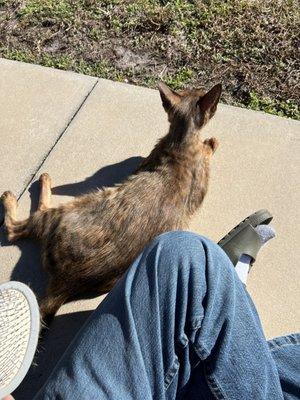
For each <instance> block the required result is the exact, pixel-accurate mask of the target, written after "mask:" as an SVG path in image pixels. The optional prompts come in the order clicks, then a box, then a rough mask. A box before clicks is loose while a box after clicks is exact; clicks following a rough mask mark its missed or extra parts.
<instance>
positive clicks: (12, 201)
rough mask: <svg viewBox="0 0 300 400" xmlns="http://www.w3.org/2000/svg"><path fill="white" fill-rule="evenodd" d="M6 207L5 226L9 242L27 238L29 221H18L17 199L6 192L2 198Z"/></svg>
mask: <svg viewBox="0 0 300 400" xmlns="http://www.w3.org/2000/svg"><path fill="white" fill-rule="evenodd" d="M1 200H2V202H3V206H4V224H5V227H6V230H7V236H8V240H9V241H11V242H13V241H15V240H18V239H20V238H24V237H27V236H28V235H29V231H28V229H27V228H28V219H26V220H23V221H17V199H16V196H15V195H14V194H13V193H12V192H9V191H7V192H4V193H3V194H2V196H1Z"/></svg>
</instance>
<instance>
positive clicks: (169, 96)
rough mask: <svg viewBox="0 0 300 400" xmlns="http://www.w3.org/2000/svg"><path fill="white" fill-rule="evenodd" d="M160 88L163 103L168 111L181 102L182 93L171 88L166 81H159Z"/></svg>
mask: <svg viewBox="0 0 300 400" xmlns="http://www.w3.org/2000/svg"><path fill="white" fill-rule="evenodd" d="M158 90H159V93H160V97H161V101H162V105H163V107H164V109H165V111H166V112H169V111H170V109H171V108H172V107H173V106H175V105H176V104H178V103H179V102H180V99H181V97H180V95H179V94H178V93H176V92H175V91H174V90H172V89H170V88H169V87H168V86H167V85H166V84H165V83H163V82H159V84H158Z"/></svg>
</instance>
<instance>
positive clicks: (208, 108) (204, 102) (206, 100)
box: [198, 83, 222, 118]
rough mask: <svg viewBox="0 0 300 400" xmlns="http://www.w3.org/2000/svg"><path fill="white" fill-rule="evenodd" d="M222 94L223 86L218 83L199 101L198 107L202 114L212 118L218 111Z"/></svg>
mask: <svg viewBox="0 0 300 400" xmlns="http://www.w3.org/2000/svg"><path fill="white" fill-rule="evenodd" d="M221 93H222V85H221V84H220V83H218V84H217V85H215V86H214V87H213V88H212V89H210V91H209V92H207V93H206V94H205V95H204V96H203V97H201V98H200V99H199V100H198V105H199V107H200V110H201V111H202V113H203V114H204V115H206V116H208V117H209V118H211V117H212V116H213V115H214V113H215V112H216V110H217V105H218V103H219V100H220V97H221Z"/></svg>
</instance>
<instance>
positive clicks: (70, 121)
mask: <svg viewBox="0 0 300 400" xmlns="http://www.w3.org/2000/svg"><path fill="white" fill-rule="evenodd" d="M98 82H99V78H97V79H96V82H95V83H94V85H93V86H92V88H91V89H90V90H89V91H88V93H87V95H86V96H85V97H84V99H83V100H82V102H81V104H80V105H79V107H78V108H77V109H76V111H75V112H74V114H73V115H72V116H71V118H70V120H69V121H68V123H67V125H66V126H65V127H64V128H63V129H62V131H61V133H60V134H59V135H58V137H57V139H56V140H55V142H54V143H53V145H52V146H51V147H50V149H49V151H48V152H47V153H46V154H45V155H44V157H43V159H42V161H41V162H40V163H39V165H38V166H37V168H36V170H35V171H34V173H33V174H32V176H31V178H29V179H28V181H27V183H25V186H24V189H23V190H22V191H21V193H20V194H19V196H18V197H17V200H18V201H19V200H20V199H21V197H22V196H23V194H24V193H25V192H26V190H27V188H28V187H29V186H30V185H31V183H32V182H33V181H34V179H35V176H36V174H37V172H38V171H39V169H40V168H41V167H42V166H43V164H44V163H45V161H46V160H47V158H48V157H49V155H50V154H51V153H52V150H53V149H54V148H55V147H56V145H57V143H58V142H59V141H60V139H61V138H62V137H63V135H64V133H65V132H66V131H67V129H68V128H69V126H70V125H71V123H72V122H73V120H74V118H75V117H76V116H77V114H78V113H79V111H80V110H81V109H82V107H83V106H84V104H85V102H86V100H87V99H88V97H89V96H90V94H91V93H92V92H93V90H94V89H95V87H96V85H97V83H98ZM1 214H2V213H1ZM3 225H4V214H3V215H1V216H0V227H2V226H3Z"/></svg>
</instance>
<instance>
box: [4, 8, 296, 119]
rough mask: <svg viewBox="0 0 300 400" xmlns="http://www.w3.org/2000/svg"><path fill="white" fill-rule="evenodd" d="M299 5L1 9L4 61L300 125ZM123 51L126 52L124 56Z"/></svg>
mask: <svg viewBox="0 0 300 400" xmlns="http://www.w3.org/2000/svg"><path fill="white" fill-rule="evenodd" d="M299 25H300V13H299V7H298V2H297V1H296V0H285V1H281V0H251V1H250V0H198V1H197V0H195V1H185V0H170V1H167V0H135V1H133V0H102V1H100V0H6V1H3V0H0V56H2V57H6V58H9V59H13V60H19V61H24V62H30V63H36V64H40V65H45V66H49V67H54V68H60V69H64V70H72V71H75V72H80V73H84V74H89V75H94V76H99V77H103V78H109V79H113V80H118V81H126V82H129V83H134V84H139V85H144V86H148V87H155V86H156V84H157V81H158V80H161V79H162V80H164V81H165V82H166V83H167V84H169V85H170V86H171V87H172V88H174V89H181V88H183V87H185V86H205V87H210V86H211V85H213V84H214V83H216V82H219V81H221V82H222V83H223V87H224V92H223V96H222V101H223V102H225V103H228V104H233V105H240V106H243V107H248V108H251V109H254V110H261V111H265V112H268V113H271V114H276V115H279V116H284V117H289V118H295V119H300V115H299V114H300V111H299V105H298V99H299V96H300V93H299V89H297V87H298V86H297V82H299V79H300V76H299V70H300V64H299V57H298V51H297V40H298V34H297V32H298V27H299ZM120 49H121V50H120Z"/></svg>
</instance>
